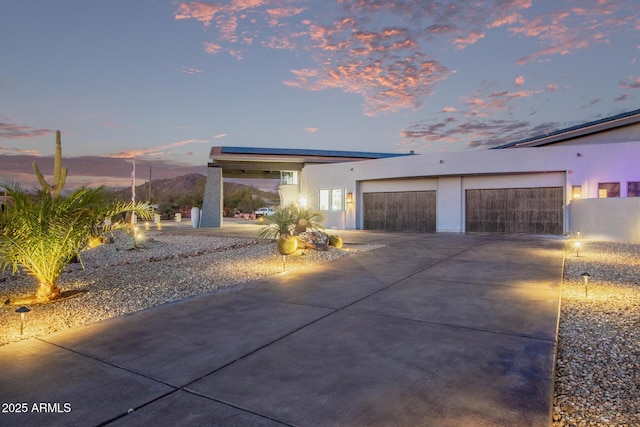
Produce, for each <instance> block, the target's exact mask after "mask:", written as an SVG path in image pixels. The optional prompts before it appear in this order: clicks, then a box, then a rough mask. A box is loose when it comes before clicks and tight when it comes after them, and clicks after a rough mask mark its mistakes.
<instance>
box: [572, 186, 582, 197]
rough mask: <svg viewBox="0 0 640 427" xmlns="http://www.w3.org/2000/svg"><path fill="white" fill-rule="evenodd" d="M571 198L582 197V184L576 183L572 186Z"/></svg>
mask: <svg viewBox="0 0 640 427" xmlns="http://www.w3.org/2000/svg"><path fill="white" fill-rule="evenodd" d="M571 198H572V199H581V198H582V185H574V186H573V187H571Z"/></svg>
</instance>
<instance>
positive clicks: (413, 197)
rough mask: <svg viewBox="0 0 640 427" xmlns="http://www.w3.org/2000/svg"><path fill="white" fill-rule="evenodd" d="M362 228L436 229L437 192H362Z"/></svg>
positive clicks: (388, 229)
mask: <svg viewBox="0 0 640 427" xmlns="http://www.w3.org/2000/svg"><path fill="white" fill-rule="evenodd" d="M363 199H364V224H363V225H364V227H363V228H364V229H365V230H385V231H435V230H436V192H435V190H432V191H405V192H384V193H364V194H363Z"/></svg>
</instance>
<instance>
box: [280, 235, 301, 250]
mask: <svg viewBox="0 0 640 427" xmlns="http://www.w3.org/2000/svg"><path fill="white" fill-rule="evenodd" d="M297 249H298V238H297V237H296V236H291V235H289V234H283V235H281V236H280V237H279V238H278V253H279V254H280V255H291V254H292V253H294V252H295V251H296V250H297Z"/></svg>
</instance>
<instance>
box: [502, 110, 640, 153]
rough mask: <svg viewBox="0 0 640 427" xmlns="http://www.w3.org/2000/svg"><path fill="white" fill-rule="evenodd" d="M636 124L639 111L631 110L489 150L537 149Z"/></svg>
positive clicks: (638, 120) (639, 120)
mask: <svg viewBox="0 0 640 427" xmlns="http://www.w3.org/2000/svg"><path fill="white" fill-rule="evenodd" d="M637 122H640V110H633V111H628V112H626V113H622V114H617V115H615V116H610V117H605V118H603V119H599V120H594V121H592V122H588V123H583V124H581V125H576V126H571V127H568V128H564V129H560V130H556V131H553V132H549V133H545V134H543V135H538V136H533V137H531V138H525V139H521V140H519V141H516V142H509V143H507V144H502V145H498V146H496V147H491V148H490V150H499V149H502V148H516V147H518V146H523V147H525V146H527V147H539V146H542V145H548V144H554V143H557V142H562V141H566V140H569V139H573V138H577V137H579V136H584V135H589V134H592V133H598V132H603V131H605V130H609V129H612V128H615V127H622V126H627V125H631V124H634V123H637Z"/></svg>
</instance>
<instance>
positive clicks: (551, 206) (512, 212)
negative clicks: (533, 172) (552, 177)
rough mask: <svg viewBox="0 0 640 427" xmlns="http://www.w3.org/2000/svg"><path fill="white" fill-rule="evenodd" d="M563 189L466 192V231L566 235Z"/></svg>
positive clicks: (508, 189)
mask: <svg viewBox="0 0 640 427" xmlns="http://www.w3.org/2000/svg"><path fill="white" fill-rule="evenodd" d="M563 193H564V191H563V188H562V187H541V188H500V189H488V190H467V191H466V210H465V212H466V216H465V229H466V231H492V232H506V233H538V234H562V232H563V227H562V224H563V220H562V217H563V214H562V205H563Z"/></svg>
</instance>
